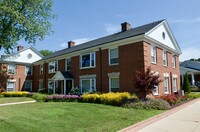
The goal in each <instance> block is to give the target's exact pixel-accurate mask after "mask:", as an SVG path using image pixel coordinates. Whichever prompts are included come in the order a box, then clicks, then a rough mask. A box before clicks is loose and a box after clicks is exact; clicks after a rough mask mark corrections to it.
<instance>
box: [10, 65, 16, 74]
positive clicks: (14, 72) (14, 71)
mask: <svg viewBox="0 0 200 132" xmlns="http://www.w3.org/2000/svg"><path fill="white" fill-rule="evenodd" d="M11 65H12V66H14V69H10V68H11ZM9 70H12V71H13V74H10V73H9ZM15 74H16V65H15V64H8V75H15Z"/></svg>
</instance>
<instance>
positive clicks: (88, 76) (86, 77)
mask: <svg viewBox="0 0 200 132" xmlns="http://www.w3.org/2000/svg"><path fill="white" fill-rule="evenodd" d="M79 78H80V79H88V78H96V74H93V75H81V76H79Z"/></svg>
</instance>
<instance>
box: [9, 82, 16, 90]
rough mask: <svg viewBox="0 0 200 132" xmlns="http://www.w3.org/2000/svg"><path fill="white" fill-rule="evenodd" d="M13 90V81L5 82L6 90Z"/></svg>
mask: <svg viewBox="0 0 200 132" xmlns="http://www.w3.org/2000/svg"><path fill="white" fill-rule="evenodd" d="M13 91H15V82H7V92H13Z"/></svg>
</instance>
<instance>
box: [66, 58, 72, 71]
mask: <svg viewBox="0 0 200 132" xmlns="http://www.w3.org/2000/svg"><path fill="white" fill-rule="evenodd" d="M68 60H70V69H68V65H67V61H68ZM65 71H71V58H66V60H65Z"/></svg>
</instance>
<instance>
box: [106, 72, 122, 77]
mask: <svg viewBox="0 0 200 132" xmlns="http://www.w3.org/2000/svg"><path fill="white" fill-rule="evenodd" d="M119 75H120V72H112V73H108V77H116V76H118V77H119Z"/></svg>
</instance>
